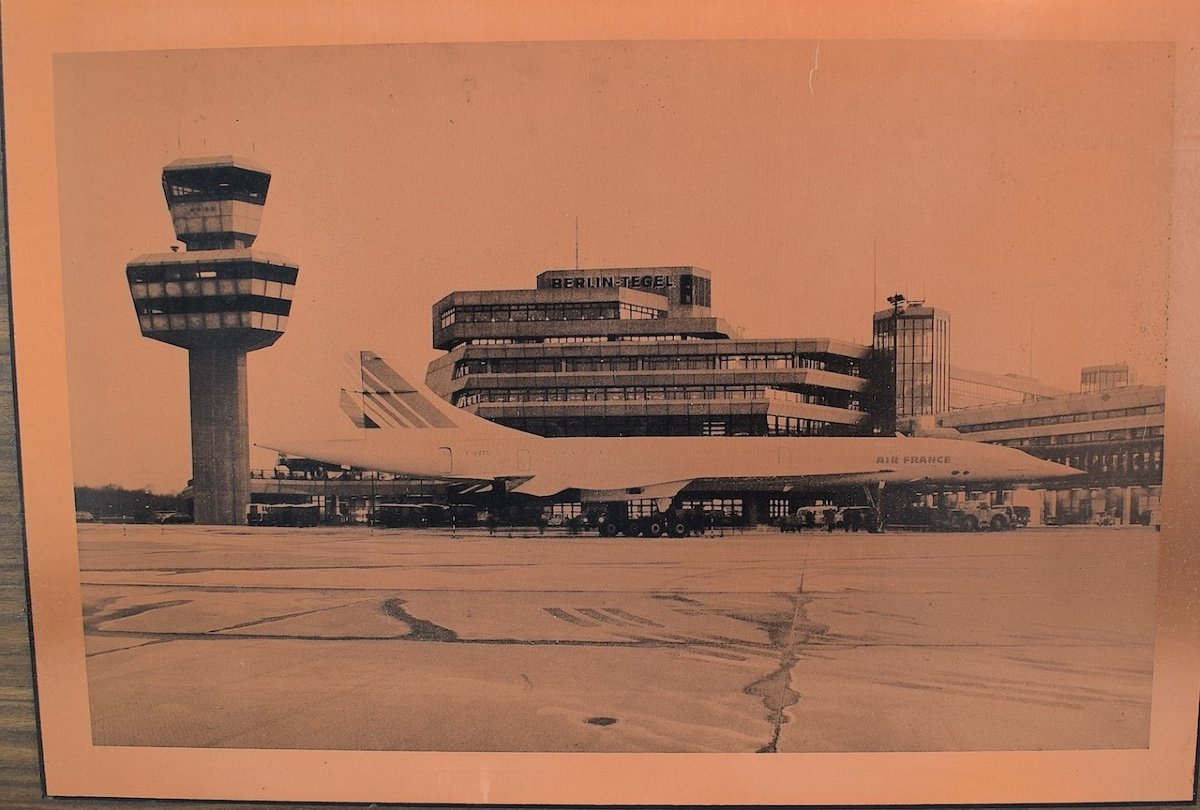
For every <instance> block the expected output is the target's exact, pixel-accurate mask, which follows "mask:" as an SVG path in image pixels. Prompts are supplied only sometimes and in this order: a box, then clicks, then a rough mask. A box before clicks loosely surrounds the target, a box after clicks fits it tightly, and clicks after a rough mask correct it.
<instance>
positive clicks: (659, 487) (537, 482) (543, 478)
mask: <svg viewBox="0 0 1200 810" xmlns="http://www.w3.org/2000/svg"><path fill="white" fill-rule="evenodd" d="M690 483H691V479H684V480H682V481H659V482H650V483H645V484H641V485H637V486H626V487H620V488H617V489H587V488H580V487H579V483H578V482H577V481H575V480H573V479H572V480H568V479H567V478H561V479H560V478H557V477H555V476H547V475H535V476H533V477H532V478H529V479H528V480H526V481H523V482H522V483H520V484H518V485H516V486H514V487H512V488H511V489H510V490H509V491H510V492H520V493H522V494H525V495H536V496H539V497H546V496H549V495H557V494H558V493H560V492H562V491H564V490H567V489H579V493H580V499H581V500H583V501H593V502H594V501H628V500H633V499H641V498H656V499H657V498H674V497H675V496H676V495H677V494H679V491H680V490H682V489H683V488H684V487H686V486H687V485H688V484H690Z"/></svg>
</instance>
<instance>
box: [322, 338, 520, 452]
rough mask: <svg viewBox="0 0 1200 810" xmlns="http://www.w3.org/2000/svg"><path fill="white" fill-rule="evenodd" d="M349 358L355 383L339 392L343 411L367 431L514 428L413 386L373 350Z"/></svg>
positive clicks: (487, 430) (505, 429) (508, 429)
mask: <svg viewBox="0 0 1200 810" xmlns="http://www.w3.org/2000/svg"><path fill="white" fill-rule="evenodd" d="M347 360H348V361H349V365H350V366H351V370H352V374H353V377H354V385H353V386H352V389H351V390H347V389H345V388H343V389H342V390H341V392H340V394H339V404H340V405H341V408H342V411H343V412H344V413H345V414H346V416H347V417H349V419H350V421H351V422H353V423H354V425H355V427H358V428H360V429H363V430H423V429H432V430H446V429H452V428H472V429H475V430H478V431H486V432H489V433H495V432H500V431H511V432H514V433H515V432H518V431H512V429H511V428H506V427H503V426H502V425H497V424H495V423H494V422H489V421H487V420H486V419H482V418H480V417H478V416H475V415H474V414H471V413H467V412H466V411H464V410H462V409H461V408H456V407H454V406H453V405H451V404H450V403H448V402H446V401H445V400H443V399H442V398H441V397H439V396H437V395H436V394H434V393H433V392H432V391H430V390H429V389H428V388H425V387H424V386H422V385H413V384H412V383H410V382H408V380H406V379H405V378H404V377H403V376H401V374H400V373H399V372H398V371H396V370H395V369H394V368H392V367H391V366H390V365H388V363H387V361H385V360H384V359H383V358H382V357H380V356H379V355H377V354H375V353H374V352H370V351H361V352H354V353H353V354H352V355H350V356H349V357H348V358H347Z"/></svg>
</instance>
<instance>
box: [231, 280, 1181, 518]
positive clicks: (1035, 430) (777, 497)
mask: <svg viewBox="0 0 1200 810" xmlns="http://www.w3.org/2000/svg"><path fill="white" fill-rule="evenodd" d="M713 297H714V296H713V280H712V275H711V274H710V273H709V272H708V271H707V270H704V269H702V268H699V267H691V266H672V267H621V268H590V269H554V270H547V271H545V272H543V273H541V274H540V275H538V276H537V278H536V283H535V286H534V287H533V289H524V290H478V291H458V292H451V293H450V294H448V295H446V296H445V297H444V298H442V299H441V300H440V301H438V302H437V303H435V304H434V305H433V308H432V324H431V326H432V335H433V345H434V347H435V348H437V349H440V350H442V351H443V352H444V354H443V355H441V356H440V357H438V358H437V359H435V360H434V361H432V362H431V363H430V364H429V367H428V370H427V375H426V383H427V385H428V386H429V387H430V388H431V389H432V390H433V391H434V392H435V393H437V394H438V395H439V396H441V397H443V398H445V399H446V400H448V401H449V402H451V403H452V404H454V405H456V406H457V407H460V408H464V409H466V410H468V411H470V412H472V413H475V414H477V415H479V416H481V417H484V418H486V419H489V420H492V421H496V422H499V423H501V424H504V425H507V426H510V427H513V428H516V429H519V430H524V431H528V432H530V433H535V434H538V435H543V436H649V435H688V436H768V435H787V436H869V435H879V434H884V435H890V434H891V433H892V432H894V431H897V430H898V431H900V432H904V433H909V434H918V433H921V432H922V431H927V430H932V429H937V430H941V431H946V429H953V430H956V431H958V432H959V433H960V434H961V436H962V438H963V439H964V440H976V441H988V442H997V443H1004V444H1013V445H1014V446H1017V447H1020V448H1021V449H1022V450H1026V451H1028V452H1030V453H1032V454H1033V455H1037V456H1040V457H1043V458H1048V459H1051V460H1054V461H1060V462H1062V463H1067V464H1071V465H1072V466H1075V467H1078V468H1080V469H1085V470H1087V471H1088V472H1089V476H1088V478H1087V479H1086V480H1084V481H1082V482H1081V481H1079V480H1078V479H1077V480H1074V481H1072V485H1073V488H1072V489H1071V490H1064V491H1062V492H1047V493H1042V498H1043V499H1044V509H1043V515H1044V516H1045V517H1046V518H1047V519H1048V520H1051V521H1054V520H1057V521H1059V522H1080V521H1086V520H1092V519H1094V518H1095V517H1096V516H1097V515H1103V516H1104V517H1105V518H1112V519H1114V520H1118V521H1137V520H1142V519H1144V517H1145V515H1146V514H1147V513H1148V512H1149V511H1150V510H1152V509H1153V508H1155V506H1156V503H1157V498H1158V496H1159V486H1160V484H1161V463H1162V402H1163V389H1162V388H1161V387H1157V388H1156V387H1145V386H1143V387H1130V386H1128V385H1126V383H1128V382H1129V381H1130V379H1131V377H1130V375H1129V372H1128V369H1125V370H1124V371H1123V372H1122V371H1121V370H1120V367H1094V368H1093V369H1087V370H1085V371H1084V376H1083V386H1082V388H1083V393H1073V392H1070V391H1067V390H1064V389H1061V388H1056V387H1053V386H1048V385H1045V384H1043V383H1041V382H1040V381H1038V380H1036V379H1033V378H1031V377H1026V376H1020V375H1015V374H995V373H990V372H986V371H980V370H973V369H968V368H963V367H960V366H956V365H951V363H950V361H949V358H950V354H951V352H950V348H951V340H952V329H951V323H952V320H951V316H950V313H948V312H946V311H945V310H941V309H938V308H935V307H931V306H927V305H925V303H924V302H919V301H917V302H913V301H907V300H906V299H905V298H904V296H902V295H899V294H898V295H895V296H892V297H891V298H889V299H888V303H889V307H888V308H887V309H884V310H881V311H879V312H876V313H874V314H873V329H872V336H873V337H872V344H871V345H862V344H859V343H855V342H849V341H842V340H836V339H831V338H824V337H787V338H752V339H751V338H744V337H740V336H739V332H738V330H737V329H735V328H734V327H733V326H731V325H730V324H729V323H727V322H726V321H724V320H723V319H722V318H720V317H719V316H718V315H716V314H715V313H714V309H713ZM1122 374H1124V376H1122ZM288 463H289V464H291V462H288ZM333 476H336V478H337V481H336V482H334V481H332V479H331V477H333ZM299 477H300V478H302V479H303V480H299V481H298V480H296V479H297V472H296V471H294V470H292V469H291V468H290V467H289V468H282V469H280V470H277V471H274V472H272V471H265V472H263V473H260V477H259V478H258V479H256V481H255V487H256V491H257V492H260V493H261V497H262V498H268V499H270V498H272V497H273V498H275V499H276V500H279V499H285V500H286V499H288V498H293V497H294V498H299V497H301V494H300V493H303V492H306V493H309V495H310V497H312V498H313V500H314V501H316V502H319V503H320V504H321V505H322V513H323V515H324V517H325V519H339V520H347V519H354V518H355V517H359V516H362V515H366V514H370V513H371V512H372V510H373V506H377V505H378V504H379V503H380V502H381V499H390V500H392V501H409V502H418V503H423V502H450V503H453V502H464V501H466V502H473V503H476V504H479V505H481V506H486V505H487V504H488V501H487V500H486V498H483V499H480V498H478V497H477V495H478V491H479V490H480V489H481V488H480V487H466V488H463V487H458V486H453V485H451V486H447V485H437V484H435V483H433V482H421V483H419V484H412V485H411V487H410V489H409V490H408V491H407V492H406V491H405V486H406V485H405V483H404V482H396V481H390V480H388V481H386V483H385V480H384V479H382V478H380V477H379V476H378V475H377V474H374V473H370V472H362V471H341V470H338V471H329V472H326V473H321V472H320V471H319V470H313V471H308V470H301V471H300V472H299ZM318 488H320V493H319V494H315V493H316V490H317V489H318ZM482 489H486V487H483V488H482ZM271 492H274V493H275V494H274V495H273V496H272V495H271V494H270V493H271ZM383 492H386V494H381V493H383ZM837 497H839V495H838V494H836V493H779V492H742V491H736V492H735V491H724V492H708V493H691V494H688V495H687V498H689V499H690V500H685V503H684V505H685V506H692V507H696V506H699V507H702V508H706V509H710V510H714V511H720V512H723V513H724V514H725V515H727V516H729V517H731V518H733V519H737V520H741V521H745V522H768V521H770V520H774V519H776V518H778V517H780V516H782V515H783V514H785V513H787V512H789V511H791V510H793V509H795V508H797V507H798V506H801V505H804V504H806V503H812V502H813V499H814V498H815V499H832V498H837ZM631 507H632V509H631V511H632V512H633V513H634V514H637V513H638V512H639V511H640V510H644V509H650V508H653V507H652V504H651V503H650V502H646V503H644V504H637V503H635V504H632V505H631ZM553 508H554V509H555V510H556V511H557V512H559V514H567V515H570V514H575V513H578V510H579V508H580V507H579V505H578V504H566V505H555V506H554V507H553Z"/></svg>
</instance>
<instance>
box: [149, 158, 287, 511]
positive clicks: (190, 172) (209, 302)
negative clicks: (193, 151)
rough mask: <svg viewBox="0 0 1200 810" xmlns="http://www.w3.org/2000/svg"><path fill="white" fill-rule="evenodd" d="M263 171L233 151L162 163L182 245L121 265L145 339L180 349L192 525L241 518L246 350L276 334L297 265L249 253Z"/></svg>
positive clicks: (246, 484)
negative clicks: (188, 424) (187, 405)
mask: <svg viewBox="0 0 1200 810" xmlns="http://www.w3.org/2000/svg"><path fill="white" fill-rule="evenodd" d="M270 182H271V174H270V172H268V171H266V170H265V169H261V168H259V167H257V166H255V165H254V164H253V163H250V162H249V161H246V160H243V159H241V158H234V157H214V158H185V159H183V160H177V161H175V162H173V163H171V164H169V165H167V166H166V167H164V168H163V173H162V185H163V193H164V194H165V195H166V198H167V207H168V208H169V209H170V211H171V219H172V220H173V221H174V224H175V235H176V237H177V238H178V239H179V241H181V242H183V243H184V244H185V245H186V246H187V250H186V251H182V252H171V253H152V254H149V255H145V256H139V257H138V258H137V259H134V260H133V261H132V262H130V263H129V264H128V265H127V266H126V269H125V273H126V275H127V276H128V278H129V291H130V293H131V294H132V295H133V305H134V309H135V310H136V311H137V316H138V322H139V324H140V326H141V329H142V334H143V335H144V336H145V337H148V338H153V339H154V340H161V341H163V342H164V343H170V344H172V345H174V346H180V347H182V348H184V349H187V350H188V378H189V383H190V390H191V416H192V492H193V495H194V511H195V518H196V522H197V523H206V524H227V525H230V524H244V523H245V522H246V511H247V507H248V505H249V502H250V478H249V476H250V438H249V430H248V419H247V404H246V352H249V351H253V350H254V349H261V348H264V347H266V346H270V345H271V344H272V343H274V342H275V341H276V340H278V339H279V337H280V335H282V334H283V330H284V327H285V326H286V324H287V316H288V312H289V311H290V310H291V306H292V291H293V290H294V288H295V284H296V276H297V274H298V273H299V268H298V267H297V266H296V265H294V264H292V263H290V262H289V261H287V260H286V259H284V258H283V257H282V256H276V255H273V254H270V253H264V252H262V251H257V250H251V249H250V246H251V245H252V244H253V243H254V239H255V237H256V236H257V235H258V222H259V217H260V216H261V214H262V206H263V204H264V203H265V202H266V201H267V186H268V185H269V184H270Z"/></svg>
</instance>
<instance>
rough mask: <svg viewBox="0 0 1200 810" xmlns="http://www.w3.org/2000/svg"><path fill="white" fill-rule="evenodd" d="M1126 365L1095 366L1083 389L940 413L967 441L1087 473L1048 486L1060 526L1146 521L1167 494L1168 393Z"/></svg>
mask: <svg viewBox="0 0 1200 810" xmlns="http://www.w3.org/2000/svg"><path fill="white" fill-rule="evenodd" d="M1132 379H1133V377H1132V374H1131V372H1130V370H1129V368H1128V367H1127V366H1124V365H1118V366H1093V367H1089V368H1085V369H1084V370H1083V372H1082V374H1081V385H1080V389H1081V390H1080V393H1076V394H1068V395H1063V396H1056V397H1049V398H1042V399H1038V400H1036V401H1027V402H1021V403H1006V404H1000V405H984V406H979V407H974V408H964V409H961V410H955V411H951V412H949V413H945V414H942V415H940V417H939V418H938V422H939V424H940V425H942V426H944V427H949V428H954V429H956V430H957V431H958V432H959V433H960V434H962V437H963V438H964V439H972V440H975V441H983V442H993V443H996V444H1005V445H1009V446H1010V447H1017V448H1019V449H1021V450H1023V451H1025V452H1026V453H1029V454H1030V455H1034V456H1037V457H1038V458H1044V459H1048V460H1050V461H1056V462H1058V463H1060V464H1067V465H1070V466H1072V467H1074V468H1076V469H1079V470H1084V471H1085V472H1086V473H1087V475H1086V476H1080V477H1079V478H1075V479H1072V480H1071V482H1070V484H1071V486H1070V487H1064V488H1061V489H1055V490H1048V491H1045V492H1044V493H1043V496H1044V512H1043V514H1044V516H1045V518H1046V520H1047V521H1049V522H1054V523H1086V522H1095V521H1103V522H1106V523H1107V522H1112V523H1146V522H1149V520H1150V517H1151V515H1152V514H1153V512H1155V511H1156V510H1157V509H1158V506H1159V498H1160V497H1161V495H1162V471H1163V427H1164V418H1165V404H1166V390H1165V388H1164V387H1163V386H1161V385H1134V384H1132Z"/></svg>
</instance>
